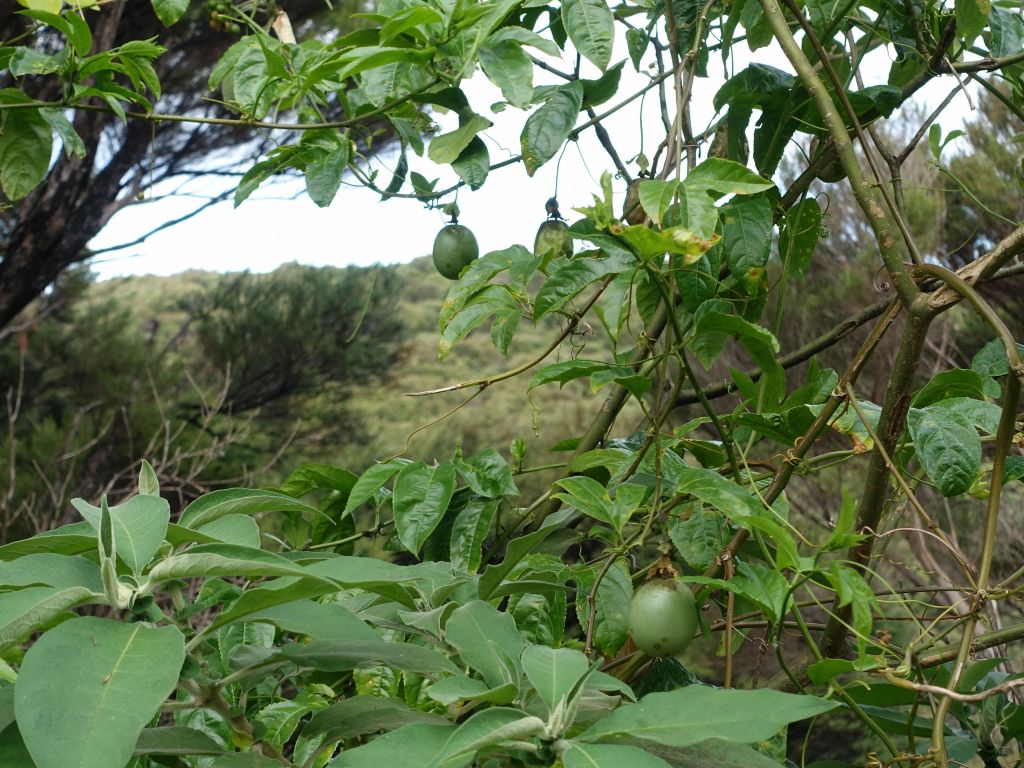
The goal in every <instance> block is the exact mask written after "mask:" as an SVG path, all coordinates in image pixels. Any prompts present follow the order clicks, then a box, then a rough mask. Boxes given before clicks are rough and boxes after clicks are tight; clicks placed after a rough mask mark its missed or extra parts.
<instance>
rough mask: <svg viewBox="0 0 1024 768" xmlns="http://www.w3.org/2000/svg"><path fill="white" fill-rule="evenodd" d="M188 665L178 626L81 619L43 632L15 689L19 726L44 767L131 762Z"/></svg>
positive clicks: (94, 767) (115, 766)
mask: <svg viewBox="0 0 1024 768" xmlns="http://www.w3.org/2000/svg"><path fill="white" fill-rule="evenodd" d="M69 659H74V664H69V663H68V660H69ZM184 660H185V639H184V637H183V636H182V634H181V632H180V631H179V630H178V629H177V628H176V627H170V626H168V627H159V628H153V627H149V626H147V625H145V624H122V623H120V622H116V621H110V620H107V619H99V618H96V617H93V616H82V617H78V618H75V619H72V620H71V621H67V622H64V623H63V624H61V625H60V626H58V627H56V628H55V629H51V630H50V631H49V632H47V633H46V634H44V635H43V636H42V637H41V638H40V639H39V640H38V641H37V642H36V643H35V645H33V646H32V647H31V648H30V649H29V651H28V653H27V654H26V655H25V661H24V663H23V664H22V667H21V671H20V673H19V674H18V682H17V684H16V685H15V689H14V708H15V714H16V715H17V718H18V727H19V729H20V730H21V735H22V737H23V738H24V739H25V745H26V746H27V747H28V750H29V752H30V753H31V755H32V758H33V760H35V762H36V765H37V766H38V768H120V767H121V766H124V765H125V764H127V763H128V761H129V760H130V759H131V757H132V752H133V750H134V748H135V744H136V742H137V741H138V738H139V734H140V733H141V732H142V729H143V728H144V727H145V726H146V725H147V724H148V723H149V722H150V720H151V719H152V718H153V716H154V715H156V714H157V712H158V710H159V707H160V705H161V704H162V703H163V702H164V700H165V699H166V698H167V697H168V696H169V695H170V694H171V692H172V691H173V690H174V688H175V687H176V686H177V683H178V674H179V672H180V671H181V665H182V663H183V662H184Z"/></svg>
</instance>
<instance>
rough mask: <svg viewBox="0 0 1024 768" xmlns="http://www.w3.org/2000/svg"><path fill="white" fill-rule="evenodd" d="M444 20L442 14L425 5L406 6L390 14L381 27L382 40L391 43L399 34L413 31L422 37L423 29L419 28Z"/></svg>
mask: <svg viewBox="0 0 1024 768" xmlns="http://www.w3.org/2000/svg"><path fill="white" fill-rule="evenodd" d="M441 21H443V19H442V18H441V14H439V13H438V12H437V11H435V10H434V9H433V8H430V7H428V6H425V5H414V6H411V7H409V8H404V9H402V10H401V11H399V12H398V13H395V14H394V15H392V16H390V18H388V20H387V21H386V22H384V24H383V25H382V26H381V28H380V42H381V43H382V44H383V43H390V42H391V41H392V40H394V39H395V38H396V37H398V36H399V35H401V34H403V33H405V32H412V33H414V35H415V36H417V37H420V36H421V35H422V31H420V29H419V28H421V27H425V26H427V25H428V24H437V23H439V22H441Z"/></svg>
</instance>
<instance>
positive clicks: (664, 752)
mask: <svg viewBox="0 0 1024 768" xmlns="http://www.w3.org/2000/svg"><path fill="white" fill-rule="evenodd" d="M628 743H629V744H630V745H633V746H637V747H639V748H641V749H643V750H644V751H645V752H647V753H648V754H652V755H654V756H656V757H660V758H662V759H663V760H666V761H667V762H668V763H669V765H671V766H672V767H673V768H708V766H714V768H779V763H778V761H776V760H772V759H771V758H770V757H768V756H767V755H764V754H761V753H760V752H758V751H757V749H756V748H754V747H748V746H747V745H746V744H736V743H734V742H730V741H723V740H722V739H705V740H704V741H702V742H700V743H698V744H691V745H690V746H686V747H666V746H664V745H663V744H656V743H654V742H652V741H647V742H644V741H640V740H639V739H636V740H632V739H631V740H628ZM815 766H817V768H828V766H824V765H819V764H818V763H815V764H814V766H808V768H815ZM832 768H836V766H833V767H832Z"/></svg>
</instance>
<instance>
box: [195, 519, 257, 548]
mask: <svg viewBox="0 0 1024 768" xmlns="http://www.w3.org/2000/svg"><path fill="white" fill-rule="evenodd" d="M199 532H200V533H205V534H206V535H207V536H210V537H212V538H213V539H216V540H217V541H222V542H224V543H225V544H238V545H239V546H243V547H254V548H256V549H259V547H260V527H259V525H258V524H257V523H256V521H255V520H253V519H252V518H251V517H249V516H248V515H225V516H224V517H218V518H217V519H216V520H214V521H213V522H212V523H207V524H206V525H201V526H199ZM209 543H213V542H209Z"/></svg>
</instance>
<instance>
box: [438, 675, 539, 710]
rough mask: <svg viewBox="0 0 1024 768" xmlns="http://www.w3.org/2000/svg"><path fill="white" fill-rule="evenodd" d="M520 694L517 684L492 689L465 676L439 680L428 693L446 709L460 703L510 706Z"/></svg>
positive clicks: (503, 684)
mask: <svg viewBox="0 0 1024 768" xmlns="http://www.w3.org/2000/svg"><path fill="white" fill-rule="evenodd" d="M518 693H519V686H517V685H516V684H515V683H502V684H501V685H498V686H495V687H494V688H491V687H490V686H488V685H487V683H485V682H483V681H482V680H477V679H476V678H475V677H466V676H465V675H455V676H452V677H446V678H444V679H443V680H438V681H437V682H436V683H434V684H433V685H431V686H430V689H429V690H428V691H427V696H429V697H430V698H431V699H433V700H434V701H436V702H438V703H439V704H443V705H444V706H446V707H449V706H451V705H452V704H456V703H458V702H460V701H480V702H487V703H489V704H510V703H511V702H512V701H514V700H515V698H516V695H517V694H518Z"/></svg>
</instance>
